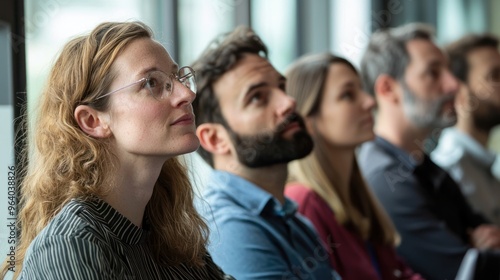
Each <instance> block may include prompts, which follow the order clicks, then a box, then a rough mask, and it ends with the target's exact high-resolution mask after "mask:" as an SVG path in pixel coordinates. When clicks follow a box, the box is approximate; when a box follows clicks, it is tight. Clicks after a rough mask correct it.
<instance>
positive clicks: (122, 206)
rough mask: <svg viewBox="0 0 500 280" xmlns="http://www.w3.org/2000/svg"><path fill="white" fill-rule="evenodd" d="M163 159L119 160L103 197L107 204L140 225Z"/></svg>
mask: <svg viewBox="0 0 500 280" xmlns="http://www.w3.org/2000/svg"><path fill="white" fill-rule="evenodd" d="M163 162H164V160H151V159H144V158H142V159H139V160H137V159H135V160H134V161H124V160H121V161H120V167H119V169H118V171H117V173H116V176H115V178H114V179H115V180H114V183H115V185H114V186H113V188H112V189H111V191H110V192H109V193H108V194H107V195H106V196H105V197H104V198H103V200H104V201H106V202H107V203H108V204H110V205H111V206H112V207H113V208H115V209H116V210H117V211H118V212H120V213H121V214H122V215H123V216H125V217H126V218H127V219H129V220H130V221H131V222H132V223H133V224H134V225H136V226H138V227H141V226H142V220H143V217H144V211H145V209H146V205H147V204H148V202H149V200H150V199H151V195H152V193H153V189H154V186H155V183H156V181H157V179H158V177H159V175H160V172H161V168H162V166H163Z"/></svg>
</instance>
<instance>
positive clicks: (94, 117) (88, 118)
mask: <svg viewBox="0 0 500 280" xmlns="http://www.w3.org/2000/svg"><path fill="white" fill-rule="evenodd" d="M74 116H75V119H76V122H77V123H78V126H80V128H81V129H82V130H83V132H85V133H87V134H88V135H90V136H92V137H95V138H107V137H109V136H110V135H111V130H110V129H109V126H108V123H107V120H108V119H107V118H106V117H105V113H102V112H99V111H97V110H96V109H94V108H92V107H90V106H88V105H78V107H76V109H75V113H74Z"/></svg>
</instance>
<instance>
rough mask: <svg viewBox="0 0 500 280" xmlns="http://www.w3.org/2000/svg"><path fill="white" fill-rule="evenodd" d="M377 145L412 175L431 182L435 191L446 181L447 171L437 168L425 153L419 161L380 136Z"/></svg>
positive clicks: (377, 138) (376, 141) (376, 139)
mask: <svg viewBox="0 0 500 280" xmlns="http://www.w3.org/2000/svg"><path fill="white" fill-rule="evenodd" d="M375 143H376V144H377V145H379V146H380V147H381V148H382V149H383V150H385V151H386V152H388V153H390V154H392V155H393V156H394V157H395V158H396V159H397V160H399V161H400V162H401V164H402V165H403V166H404V167H405V168H407V170H408V171H410V172H411V173H412V174H415V175H416V176H417V177H419V178H420V177H425V178H427V179H428V180H430V181H431V182H432V186H433V188H434V189H438V188H439V187H440V186H441V185H442V182H443V181H444V180H445V179H446V176H447V173H446V171H444V170H443V169H441V168H440V167H439V166H437V165H436V164H435V163H434V162H433V161H432V160H431V159H430V158H429V156H428V155H427V154H425V153H424V156H423V158H421V159H419V160H417V159H416V157H415V156H412V155H411V154H410V153H408V152H406V151H404V150H403V149H400V148H398V147H396V146H394V145H393V144H392V143H390V142H389V141H387V140H385V139H384V138H382V137H380V136H377V137H376V138H375ZM403 172H404V171H403Z"/></svg>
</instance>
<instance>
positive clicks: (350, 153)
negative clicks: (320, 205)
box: [316, 146, 354, 201]
mask: <svg viewBox="0 0 500 280" xmlns="http://www.w3.org/2000/svg"><path fill="white" fill-rule="evenodd" d="M316 152H317V153H318V154H317V155H321V156H320V157H319V158H320V161H326V162H321V165H322V166H326V167H328V166H331V168H332V171H335V172H328V170H325V174H326V176H328V177H329V178H328V179H329V180H330V181H331V182H332V183H334V184H335V185H336V189H337V191H338V192H340V193H339V195H340V196H341V197H343V198H344V199H347V201H349V200H350V197H349V193H350V191H349V188H350V183H351V182H350V180H351V175H352V169H353V168H352V166H353V162H354V149H348V148H339V147H333V146H328V147H324V148H322V149H321V150H318V151H316ZM331 174H335V176H337V178H332V177H331V176H332V175H331Z"/></svg>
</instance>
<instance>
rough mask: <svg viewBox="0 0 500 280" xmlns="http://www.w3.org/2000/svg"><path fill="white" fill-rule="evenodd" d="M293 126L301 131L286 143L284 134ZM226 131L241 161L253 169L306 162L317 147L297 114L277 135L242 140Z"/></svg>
mask: <svg viewBox="0 0 500 280" xmlns="http://www.w3.org/2000/svg"><path fill="white" fill-rule="evenodd" d="M291 122H298V123H299V126H300V127H301V130H300V131H297V132H295V134H294V135H293V136H292V138H291V139H285V138H284V137H283V135H282V133H283V131H284V129H285V128H286V127H287V125H288V124H290V123H291ZM227 129H228V131H229V135H230V136H231V138H232V140H233V144H234V146H235V149H236V154H237V156H238V159H239V161H240V162H241V163H242V164H243V165H245V166H248V167H252V168H256V167H264V166H270V165H274V164H281V163H288V162H290V161H292V160H296V159H300V158H303V157H305V156H307V155H308V154H309V153H310V152H311V151H312V149H313V146H314V144H313V140H312V138H311V136H310V135H309V134H308V133H307V131H306V128H305V125H304V120H303V119H302V117H301V116H300V115H298V114H297V113H292V114H291V115H290V116H288V117H287V119H286V120H285V121H283V122H282V123H281V124H279V125H278V126H277V128H276V130H275V131H270V132H266V133H260V134H257V135H252V136H242V135H239V134H237V133H236V132H234V130H232V129H231V128H230V127H227Z"/></svg>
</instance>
